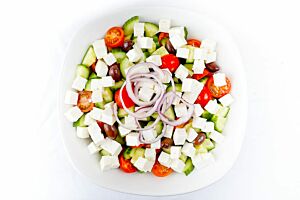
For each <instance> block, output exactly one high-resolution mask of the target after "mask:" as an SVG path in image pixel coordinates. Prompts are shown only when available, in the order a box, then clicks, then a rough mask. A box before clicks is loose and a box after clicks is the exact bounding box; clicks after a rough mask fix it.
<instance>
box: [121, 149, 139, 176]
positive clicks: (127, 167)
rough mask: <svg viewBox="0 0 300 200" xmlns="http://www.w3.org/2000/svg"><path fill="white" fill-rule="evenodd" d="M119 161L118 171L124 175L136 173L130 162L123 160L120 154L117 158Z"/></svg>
mask: <svg viewBox="0 0 300 200" xmlns="http://www.w3.org/2000/svg"><path fill="white" fill-rule="evenodd" d="M119 160H120V169H121V170H123V171H124V172H126V173H133V172H136V171H137V170H136V168H135V167H134V166H133V164H132V163H131V162H130V160H125V158H124V157H123V155H122V154H121V155H120V156H119Z"/></svg>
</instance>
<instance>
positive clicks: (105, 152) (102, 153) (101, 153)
mask: <svg viewBox="0 0 300 200" xmlns="http://www.w3.org/2000/svg"><path fill="white" fill-rule="evenodd" d="M100 155H101V156H111V154H110V153H109V152H108V151H105V150H104V149H102V150H101V151H100Z"/></svg>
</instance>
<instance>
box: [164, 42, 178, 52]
mask: <svg viewBox="0 0 300 200" xmlns="http://www.w3.org/2000/svg"><path fill="white" fill-rule="evenodd" d="M165 47H166V49H167V51H168V52H169V53H170V54H174V55H175V54H176V50H175V48H174V47H173V45H172V43H171V42H170V40H167V43H166V46H165Z"/></svg>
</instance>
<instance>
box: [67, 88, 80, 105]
mask: <svg viewBox="0 0 300 200" xmlns="http://www.w3.org/2000/svg"><path fill="white" fill-rule="evenodd" d="M77 101H78V93H77V92H73V91H71V90H68V91H67V92H66V95H65V104H69V105H77Z"/></svg>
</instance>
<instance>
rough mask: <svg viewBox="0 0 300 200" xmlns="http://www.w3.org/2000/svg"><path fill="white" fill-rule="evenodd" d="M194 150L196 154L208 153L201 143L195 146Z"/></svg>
mask: <svg viewBox="0 0 300 200" xmlns="http://www.w3.org/2000/svg"><path fill="white" fill-rule="evenodd" d="M195 149H196V153H207V152H208V150H207V149H206V147H205V146H204V145H203V143H202V144H200V145H195Z"/></svg>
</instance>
